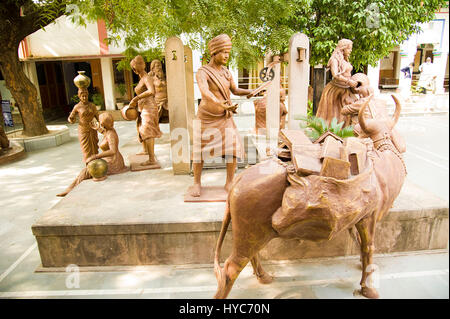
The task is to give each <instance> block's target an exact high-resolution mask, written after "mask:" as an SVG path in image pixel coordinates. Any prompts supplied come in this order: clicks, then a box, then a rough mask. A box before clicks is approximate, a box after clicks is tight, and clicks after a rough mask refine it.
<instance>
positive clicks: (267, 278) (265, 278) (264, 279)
mask: <svg viewBox="0 0 450 319" xmlns="http://www.w3.org/2000/svg"><path fill="white" fill-rule="evenodd" d="M256 278H258V281H259V282H260V283H261V284H264V285H266V284H270V283H271V282H272V281H273V277H272V276H271V275H269V274H268V273H266V272H264V273H262V274H260V275H259V276H256Z"/></svg>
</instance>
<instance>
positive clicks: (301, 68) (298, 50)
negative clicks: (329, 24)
mask: <svg viewBox="0 0 450 319" xmlns="http://www.w3.org/2000/svg"><path fill="white" fill-rule="evenodd" d="M288 56H289V81H288V83H289V94H288V101H289V110H288V128H289V129H290V130H299V129H300V120H296V119H295V118H296V117H298V116H299V115H303V116H306V111H307V109H308V86H309V39H308V37H307V36H306V35H305V34H303V33H296V34H294V35H293V36H292V37H291V39H290V41H289V51H288Z"/></svg>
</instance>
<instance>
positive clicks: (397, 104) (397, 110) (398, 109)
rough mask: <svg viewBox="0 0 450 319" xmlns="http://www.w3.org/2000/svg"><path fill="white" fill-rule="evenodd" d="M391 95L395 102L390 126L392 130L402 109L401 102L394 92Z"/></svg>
mask: <svg viewBox="0 0 450 319" xmlns="http://www.w3.org/2000/svg"><path fill="white" fill-rule="evenodd" d="M391 96H392V99H393V100H394V102H395V112H394V116H393V118H392V126H391V127H390V129H391V130H392V129H393V128H394V126H395V125H396V124H397V122H398V119H399V118H400V112H401V111H402V103H401V102H400V99H399V98H398V97H397V96H396V95H395V94H392V95H391Z"/></svg>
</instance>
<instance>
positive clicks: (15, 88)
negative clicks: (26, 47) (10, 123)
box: [0, 46, 48, 136]
mask: <svg viewBox="0 0 450 319" xmlns="http://www.w3.org/2000/svg"><path fill="white" fill-rule="evenodd" d="M17 51H18V47H17V46H12V47H9V46H4V47H2V52H1V54H0V70H1V72H2V74H3V77H4V78H5V83H6V87H7V88H8V89H9V91H10V92H11V95H12V96H13V97H14V100H15V101H16V103H17V106H18V107H19V111H20V114H21V115H22V122H23V135H26V136H37V135H43V134H46V133H48V130H47V126H46V125H45V121H44V116H43V114H42V108H41V106H40V103H39V102H38V95H37V91H36V87H35V86H34V85H33V83H31V81H30V80H29V79H28V77H27V76H26V75H25V73H24V71H23V68H22V65H21V63H20V61H19V57H18V54H17Z"/></svg>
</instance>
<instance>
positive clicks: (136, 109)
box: [59, 34, 406, 298]
mask: <svg viewBox="0 0 450 319" xmlns="http://www.w3.org/2000/svg"><path fill="white" fill-rule="evenodd" d="M352 45H353V43H352V41H350V40H347V39H342V40H340V41H339V42H338V44H337V47H336V49H335V50H334V52H333V53H332V55H331V58H330V59H329V62H328V68H329V69H330V72H331V74H332V77H333V79H332V80H331V82H330V83H328V84H327V86H326V87H325V89H324V91H323V93H322V96H321V99H320V102H319V106H318V110H317V117H320V118H322V119H324V120H325V121H326V122H327V123H328V124H330V123H332V122H333V121H337V122H344V126H349V125H352V126H353V128H354V133H355V135H356V137H351V138H345V139H344V138H340V137H338V136H336V135H335V134H333V133H330V132H326V133H325V134H323V135H322V136H321V137H319V139H316V140H311V139H309V138H308V137H307V136H306V135H305V134H304V133H303V131H301V130H286V129H285V117H286V114H287V109H286V107H285V105H284V100H285V98H286V93H285V90H284V89H283V87H282V86H281V90H280V129H281V130H282V132H281V133H280V139H281V140H282V142H283V144H284V145H285V146H286V147H287V150H286V153H287V154H288V158H286V157H284V156H283V157H281V156H280V157H279V158H277V157H276V156H275V157H269V158H268V159H267V160H265V161H262V162H260V163H258V164H256V165H254V166H252V167H249V168H247V169H245V170H244V171H243V172H242V173H240V174H239V175H238V176H237V177H236V178H235V177H234V174H235V171H236V166H237V161H238V159H243V158H244V157H245V150H244V147H243V145H242V141H241V138H240V136H239V132H238V129H237V127H236V124H235V122H234V120H233V114H235V113H236V109H237V106H238V105H237V104H233V103H232V100H231V93H232V94H234V95H237V96H247V97H250V96H252V94H253V95H254V94H255V92H256V91H257V90H249V89H242V88H239V87H238V86H237V85H236V84H235V82H234V81H233V77H232V75H231V72H230V71H229V70H228V69H227V68H226V64H227V63H228V60H229V57H230V51H231V48H232V42H231V38H230V37H229V36H228V35H226V34H221V35H219V36H217V37H215V38H213V39H212V40H210V41H209V42H208V50H209V53H210V56H211V59H210V61H209V63H208V64H206V65H204V66H202V67H200V68H199V69H198V71H197V74H196V79H197V84H198V88H199V90H200V93H201V102H200V104H199V106H198V111H197V114H196V117H195V120H194V125H193V127H194V129H193V153H192V165H193V166H192V167H193V169H192V170H193V174H194V184H193V185H192V186H191V187H189V189H188V194H189V195H190V196H192V197H200V196H202V183H201V176H202V170H203V165H204V163H205V162H206V161H208V160H210V159H211V158H217V157H219V158H223V159H225V160H226V181H225V186H224V189H225V190H226V191H227V193H228V196H227V200H226V211H225V217H224V220H223V223H222V229H221V231H220V235H219V239H218V242H217V247H216V252H215V259H214V271H215V275H216V278H217V281H218V288H217V292H216V294H215V298H226V297H227V295H228V294H229V292H230V290H231V288H232V286H233V283H234V282H235V280H236V278H237V277H238V275H239V273H240V272H241V270H242V269H243V268H244V267H245V266H246V264H247V263H248V262H249V261H250V262H251V264H252V266H253V270H254V273H255V275H256V277H257V278H258V280H259V281H260V282H261V283H265V284H267V283H270V282H271V281H272V277H271V276H270V275H269V274H268V273H267V272H265V271H264V269H263V267H262V266H261V263H260V261H259V255H258V252H259V251H260V250H261V249H262V248H263V247H264V246H266V245H267V243H268V242H269V241H270V240H272V239H274V238H277V237H279V238H288V239H294V238H296V239H302V240H311V241H323V240H330V239H332V238H333V237H335V236H336V234H338V233H341V232H343V231H345V230H351V229H353V227H356V229H357V231H358V234H359V236H358V237H355V239H356V240H357V242H358V243H359V245H360V247H361V261H362V265H363V267H362V278H361V283H360V284H361V292H362V294H363V295H364V296H366V297H369V298H377V297H378V292H377V291H376V289H375V288H374V287H372V286H371V285H370V283H369V281H368V277H370V274H371V272H370V270H369V265H371V264H372V258H373V253H374V249H375V246H374V236H375V229H376V224H377V222H378V221H379V220H380V219H381V218H382V217H383V216H384V215H386V214H387V213H388V211H389V209H390V208H391V207H392V205H393V202H394V200H395V199H396V197H397V196H398V194H399V193H400V190H401V187H402V185H403V182H404V179H405V176H406V167H405V163H404V161H403V159H402V155H401V153H403V152H404V151H405V149H406V148H405V143H404V141H403V139H402V137H401V136H400V135H399V134H398V133H397V132H396V131H395V129H394V126H395V125H396V123H397V121H398V119H399V116H400V112H401V103H400V101H399V100H398V99H397V97H396V96H394V95H393V99H394V101H395V104H396V109H395V113H394V116H393V118H389V117H388V116H387V112H386V108H385V103H384V102H383V101H380V100H378V99H376V98H375V97H374V90H373V88H371V86H370V83H369V79H368V77H367V76H366V75H365V74H362V73H357V74H354V75H352V70H353V67H352V65H351V63H350V62H349V57H350V54H351V52H352ZM296 62H299V61H290V63H296ZM130 66H131V68H132V70H133V71H134V72H135V73H136V74H137V75H138V76H139V83H138V84H137V86H136V88H135V93H136V96H135V97H134V98H133V99H132V100H131V101H130V103H129V105H128V106H127V107H125V108H124V109H122V115H123V117H124V118H125V119H127V120H136V122H137V131H138V139H139V142H140V143H142V145H143V152H141V153H139V154H141V155H144V156H145V157H146V160H145V161H144V162H142V163H141V164H140V165H141V166H152V165H156V167H160V166H159V165H158V162H157V159H156V156H155V150H154V148H155V139H156V138H160V137H161V136H162V132H161V130H160V128H159V122H160V121H161V120H160V119H161V118H162V117H164V116H168V103H167V102H168V95H167V83H166V78H165V76H164V72H163V69H162V64H161V62H160V61H158V60H154V61H152V62H151V66H150V72H149V73H147V72H146V70H145V61H144V59H143V58H142V56H136V57H135V58H134V59H133V60H132V61H131V63H130ZM88 80H89V79H88V78H87V79H86V77H84V78H83V75H80V78H79V79H78V80H76V81H75V83H76V84H77V86H78V88H79V91H78V96H79V98H80V102H79V103H78V104H77V105H75V107H74V109H73V111H72V113H71V114H70V116H69V122H71V123H73V122H74V120H75V117H76V116H78V118H79V125H78V136H79V141H80V145H81V150H82V153H83V161H84V163H86V164H87V167H86V168H84V169H83V170H82V171H81V172H80V174H79V175H78V177H77V178H76V179H75V180H74V181H73V183H72V184H71V185H70V186H69V188H68V189H67V190H66V191H64V192H63V193H61V194H59V196H65V195H66V194H67V193H69V192H70V191H71V190H72V189H73V188H74V187H75V186H76V185H78V184H79V183H80V182H81V181H83V180H85V179H88V178H91V177H94V178H97V177H96V175H95V174H96V172H94V170H95V169H93V168H92V169H91V168H90V167H89V163H91V162H93V161H95V160H100V159H104V160H105V161H106V163H107V172H104V174H116V173H121V172H124V171H127V169H128V168H127V167H126V166H125V163H124V160H123V157H122V155H121V154H120V152H119V148H118V145H119V139H118V136H117V132H116V131H115V129H114V120H113V118H112V116H111V114H108V113H102V114H100V116H99V114H98V112H97V110H96V108H95V106H94V105H93V104H92V103H89V102H88V92H87V86H89V81H88ZM169 80H170V79H169ZM280 85H281V83H280ZM265 109H266V98H262V99H260V100H257V101H255V111H256V112H255V117H256V118H255V120H256V127H255V129H256V130H258V129H261V128H265V127H266V115H265V114H266V112H265ZM95 122H97V123H95ZM97 131H99V132H100V133H101V134H103V135H104V137H103V140H102V142H101V143H100V145H99V146H100V148H101V150H102V152H101V153H98V138H97ZM98 167H100V168H101V167H102V166H101V165H99V166H98ZM151 168H155V167H151ZM230 222H232V223H233V230H232V232H233V244H232V245H233V249H232V253H231V255H230V256H229V257H228V258H227V259H226V261H225V263H224V266H223V267H221V266H220V262H219V258H220V250H221V247H222V244H223V241H224V237H225V234H226V232H227V228H228V226H229V224H230Z"/></svg>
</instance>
